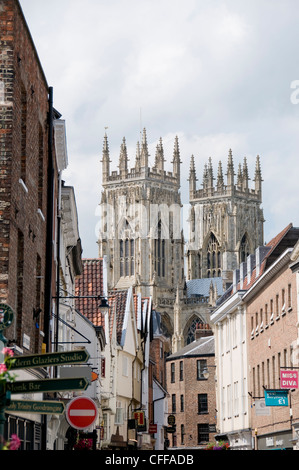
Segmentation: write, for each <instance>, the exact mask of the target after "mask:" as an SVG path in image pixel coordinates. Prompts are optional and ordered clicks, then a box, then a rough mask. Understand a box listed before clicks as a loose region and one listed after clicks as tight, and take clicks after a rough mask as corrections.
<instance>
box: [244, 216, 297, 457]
mask: <svg viewBox="0 0 299 470" xmlns="http://www.w3.org/2000/svg"><path fill="white" fill-rule="evenodd" d="M279 236H280V240H279V243H278V244H277V246H276V247H275V249H274V250H273V251H272V252H270V254H269V255H268V256H267V261H268V263H269V265H270V266H269V268H268V269H266V270H265V271H264V273H263V275H262V276H260V278H259V279H258V280H257V281H256V282H255V283H254V285H253V286H252V288H250V289H249V290H248V291H247V293H246V294H245V295H244V297H243V301H244V302H246V310H247V332H248V335H250V340H249V341H248V363H249V391H250V396H251V405H252V406H251V427H252V430H253V436H254V437H255V449H256V450H272V449H281V448H283V449H292V448H293V444H294V443H295V442H296V441H297V438H296V433H295V430H296V429H298V423H299V391H298V388H297V389H296V388H295V387H294V388H293V389H292V390H291V389H290V390H289V389H287V390H284V391H286V392H287V396H288V400H287V402H286V405H285V406H277V405H275V406H266V407H265V406H263V404H264V403H265V392H266V394H267V391H269V390H274V391H275V392H274V393H275V394H276V393H277V392H276V391H279V390H283V388H282V387H283V385H282V383H281V380H280V373H281V371H285V370H286V369H291V370H293V371H296V370H297V368H298V326H297V324H298V305H297V284H296V274H295V273H293V272H292V270H291V269H290V264H291V255H292V252H293V250H294V245H295V243H296V241H297V240H298V238H299V229H298V228H294V227H292V226H291V225H290V226H288V227H287V228H286V230H285V231H284V232H283V236H282V235H281V234H280V235H279ZM271 258H272V259H271ZM268 393H269V392H268ZM279 393H280V392H279ZM293 440H294V441H293Z"/></svg>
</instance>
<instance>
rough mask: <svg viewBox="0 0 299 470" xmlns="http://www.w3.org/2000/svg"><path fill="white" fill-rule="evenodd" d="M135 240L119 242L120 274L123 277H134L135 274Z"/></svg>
mask: <svg viewBox="0 0 299 470" xmlns="http://www.w3.org/2000/svg"><path fill="white" fill-rule="evenodd" d="M134 254H135V240H132V239H128V238H126V239H125V240H120V241H119V267H120V270H119V274H120V277H123V276H134V274H135V263H134Z"/></svg>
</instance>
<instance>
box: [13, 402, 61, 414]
mask: <svg viewBox="0 0 299 470" xmlns="http://www.w3.org/2000/svg"><path fill="white" fill-rule="evenodd" d="M64 409H65V406H64V403H62V402H61V401H25V400H12V401H11V402H10V405H9V406H7V407H6V410H7V411H15V412H19V413H39V414H43V415H47V414H51V415H52V414H57V415H58V414H60V415H61V414H63V412H64Z"/></svg>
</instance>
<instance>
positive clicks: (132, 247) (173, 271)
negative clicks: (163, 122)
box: [98, 129, 184, 330]
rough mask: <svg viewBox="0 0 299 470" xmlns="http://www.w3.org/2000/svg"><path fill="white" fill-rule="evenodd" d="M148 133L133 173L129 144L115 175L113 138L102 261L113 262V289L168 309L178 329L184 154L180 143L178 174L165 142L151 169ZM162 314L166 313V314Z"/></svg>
mask: <svg viewBox="0 0 299 470" xmlns="http://www.w3.org/2000/svg"><path fill="white" fill-rule="evenodd" d="M149 160H150V155H149V150H148V143H147V135H146V130H145V129H144V130H143V135H142V140H141V142H138V143H137V149H136V158H135V166H134V167H133V168H131V169H129V166H128V161H129V157H128V152H127V146H126V141H125V139H123V141H122V144H121V148H120V155H119V165H118V171H112V172H111V171H110V166H109V165H110V152H109V145H108V138H107V135H105V137H104V146H103V157H102V187H103V192H102V200H101V204H100V208H101V229H100V230H101V231H100V237H99V241H98V244H99V256H100V257H102V256H104V255H106V256H107V258H108V261H109V263H108V266H109V272H108V283H109V289H126V288H128V287H129V286H134V287H135V291H136V292H140V293H141V294H142V295H143V296H144V297H147V296H152V299H153V303H154V308H158V307H159V308H160V311H161V304H162V306H163V312H164V315H163V320H164V323H165V324H166V325H167V327H168V329H169V330H172V329H173V306H174V303H175V299H176V293H177V289H179V290H180V291H182V290H183V287H184V269H183V267H184V240H183V234H182V230H181V216H180V213H181V207H182V205H181V198H180V165H181V160H180V150H179V143H178V139H177V138H175V142H174V151H173V160H172V164H173V171H171V172H168V171H166V170H165V169H164V163H165V158H164V149H163V142H162V139H160V140H159V142H158V144H157V147H156V154H155V162H154V166H153V167H152V168H151V167H150V165H149ZM163 312H162V313H163Z"/></svg>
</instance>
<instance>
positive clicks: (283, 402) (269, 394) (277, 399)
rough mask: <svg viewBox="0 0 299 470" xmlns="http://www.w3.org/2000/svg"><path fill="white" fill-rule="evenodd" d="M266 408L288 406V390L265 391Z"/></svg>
mask: <svg viewBox="0 0 299 470" xmlns="http://www.w3.org/2000/svg"><path fill="white" fill-rule="evenodd" d="M265 404H266V406H288V404H289V403H288V390H265Z"/></svg>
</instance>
